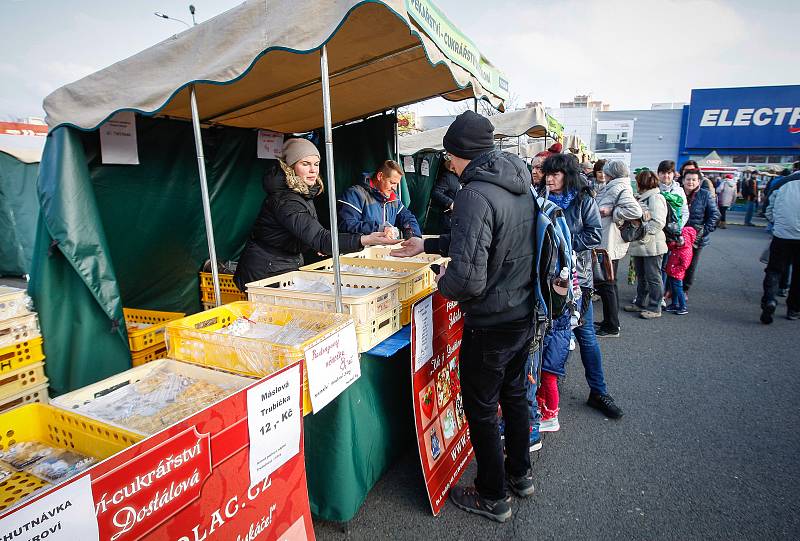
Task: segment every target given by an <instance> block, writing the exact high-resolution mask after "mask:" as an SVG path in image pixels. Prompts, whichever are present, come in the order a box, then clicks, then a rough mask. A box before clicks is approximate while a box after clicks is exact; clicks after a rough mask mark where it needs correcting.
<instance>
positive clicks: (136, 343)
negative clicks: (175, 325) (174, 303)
mask: <svg viewBox="0 0 800 541" xmlns="http://www.w3.org/2000/svg"><path fill="white" fill-rule="evenodd" d="M122 311H123V313H124V314H125V323H126V324H130V323H143V324H145V325H149V327H147V328H146V329H134V330H131V329H128V344H129V345H130V348H131V352H136V351H143V350H145V349H147V348H150V347H153V346H156V345H158V344H163V343H164V327H165V325H166V323H167V321H172V320H173V319H180V318H182V317H184V316H185V315H186V314H184V313H183V312H159V311H157V310H142V309H140V308H123V309H122Z"/></svg>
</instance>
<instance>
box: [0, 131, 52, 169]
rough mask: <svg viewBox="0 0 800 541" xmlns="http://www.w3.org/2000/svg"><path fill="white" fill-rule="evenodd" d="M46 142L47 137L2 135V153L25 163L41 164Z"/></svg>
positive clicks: (0, 141)
mask: <svg viewBox="0 0 800 541" xmlns="http://www.w3.org/2000/svg"><path fill="white" fill-rule="evenodd" d="M45 141H46V138H45V137H39V136H20V135H0V152H4V153H6V154H8V155H10V156H13V157H14V158H16V159H17V160H19V161H21V162H23V163H39V162H40V161H42V152H43V151H44V143H45Z"/></svg>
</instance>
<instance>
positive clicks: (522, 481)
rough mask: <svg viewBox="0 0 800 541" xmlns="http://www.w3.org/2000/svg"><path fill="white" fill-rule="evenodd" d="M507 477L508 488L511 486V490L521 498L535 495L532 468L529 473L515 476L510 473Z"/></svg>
mask: <svg viewBox="0 0 800 541" xmlns="http://www.w3.org/2000/svg"><path fill="white" fill-rule="evenodd" d="M507 479H508V488H510V489H511V492H513V493H514V494H516V495H517V496H519V497H520V498H527V497H528V496H533V473H532V472H531V470H528V473H526V474H525V475H523V476H521V477H513V476H511V475H509V476H508V477H507Z"/></svg>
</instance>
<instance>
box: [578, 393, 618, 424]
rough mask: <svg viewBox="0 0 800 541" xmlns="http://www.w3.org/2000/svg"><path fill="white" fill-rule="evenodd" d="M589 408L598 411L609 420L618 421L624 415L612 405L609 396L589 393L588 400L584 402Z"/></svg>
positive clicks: (612, 401)
mask: <svg viewBox="0 0 800 541" xmlns="http://www.w3.org/2000/svg"><path fill="white" fill-rule="evenodd" d="M586 404H588V405H589V407H592V408H594V409H596V410H600V411H602V412H603V414H604V415H605V416H606V417H608V418H610V419H619V418H620V417H622V416H623V415H624V413H623V412H622V410H621V409H620V408H619V406H617V405H616V404H615V403H614V399H613V398H611V395H610V394H599V393H589V400H587V401H586Z"/></svg>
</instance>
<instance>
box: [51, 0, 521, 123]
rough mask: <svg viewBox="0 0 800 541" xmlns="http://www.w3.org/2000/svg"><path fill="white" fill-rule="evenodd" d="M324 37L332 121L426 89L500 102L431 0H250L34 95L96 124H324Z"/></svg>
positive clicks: (65, 119)
mask: <svg viewBox="0 0 800 541" xmlns="http://www.w3.org/2000/svg"><path fill="white" fill-rule="evenodd" d="M323 45H327V49H328V62H329V70H330V74H331V100H332V104H333V107H332V120H333V122H334V124H339V123H342V122H346V121H348V120H354V119H359V118H363V117H366V116H368V115H370V114H372V113H376V112H381V111H385V110H387V109H390V108H393V107H395V106H398V105H403V104H408V103H413V102H416V101H420V100H423V99H426V98H429V97H432V96H439V95H441V96H442V97H445V98H447V99H449V100H462V99H465V98H471V97H477V98H482V99H486V100H488V101H489V102H491V103H492V105H494V106H495V107H498V108H502V107H503V99H505V98H506V97H507V95H508V83H507V81H506V80H505V78H504V77H503V75H502V74H501V73H500V72H499V70H497V69H496V68H495V67H494V66H493V65H492V64H491V63H490V62H488V61H487V60H486V59H485V58H484V57H483V56H482V55H481V54H480V51H478V49H477V47H476V46H475V45H474V44H473V43H472V41H470V40H469V39H468V38H467V37H466V36H464V35H463V34H461V32H460V31H459V30H458V29H457V28H455V27H454V26H453V25H452V23H450V21H448V20H447V18H446V17H445V16H444V14H442V13H441V12H440V11H439V10H438V8H436V7H435V6H434V5H433V4H432V3H431V2H430V1H429V0H380V1H375V0H372V1H358V0H333V1H327V2H318V1H315V0H272V1H269V2H267V1H266V0H249V1H247V2H245V3H243V4H242V5H240V6H237V7H235V8H233V9H231V10H229V11H226V12H224V13H222V14H220V15H218V16H216V17H214V18H212V19H210V20H208V21H206V22H204V23H202V24H199V25H197V26H195V27H193V28H190V29H188V30H186V31H184V32H182V33H180V34H178V35H175V36H173V37H171V38H169V39H167V40H165V41H163V42H161V43H159V44H157V45H154V46H153V47H150V48H149V49H146V50H144V51H142V52H140V53H138V54H136V55H134V56H132V57H130V58H128V59H126V60H122V61H120V62H117V63H116V64H114V65H112V66H109V67H107V68H105V69H103V70H100V71H98V72H96V73H94V74H92V75H89V76H87V77H85V78H83V79H81V80H79V81H77V82H74V83H71V84H69V85H66V86H64V87H62V88H59V89H58V90H56V91H55V92H53V93H52V94H50V95H49V96H48V97H47V98H46V99H45V101H44V108H45V111H46V112H47V123H48V125H49V126H50V127H51V128H56V127H58V126H60V125H71V126H75V127H78V128H81V129H85V130H93V129H96V128H97V127H98V126H99V125H100V124H102V123H103V122H104V121H106V120H107V119H108V118H109V117H111V116H112V115H113V114H114V113H116V112H118V111H123V110H133V111H136V112H138V113H141V114H144V115H152V116H164V117H172V118H179V119H190V118H191V110H190V105H189V92H190V90H189V86H190V85H191V84H195V88H196V92H197V100H198V103H199V107H200V112H201V115H202V116H201V119H202V121H203V122H205V123H210V124H221V125H226V126H236V127H243V128H266V129H271V130H275V131H279V132H284V133H291V132H305V131H309V130H312V129H315V128H318V127H320V126H322V125H323V110H322V87H321V77H320V59H319V55H317V54H308V53H313V52H315V51H317V50H319V49H320V48H321V47H322V46H323Z"/></svg>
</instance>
